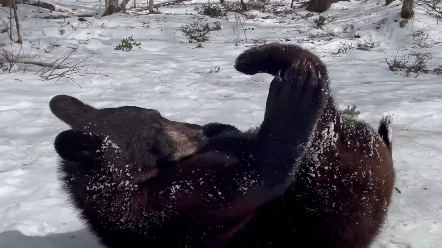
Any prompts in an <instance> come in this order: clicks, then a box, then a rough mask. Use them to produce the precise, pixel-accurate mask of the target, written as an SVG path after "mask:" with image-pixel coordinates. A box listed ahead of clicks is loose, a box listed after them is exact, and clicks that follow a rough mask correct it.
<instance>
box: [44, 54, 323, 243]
mask: <svg viewBox="0 0 442 248" xmlns="http://www.w3.org/2000/svg"><path fill="white" fill-rule="evenodd" d="M327 92H328V85H327V81H324V80H322V79H321V75H319V74H318V73H317V72H316V71H315V69H314V66H313V65H311V64H310V63H305V61H304V62H300V63H297V64H296V65H293V67H292V68H289V69H288V70H287V71H286V72H285V73H284V74H281V77H276V78H275V79H274V80H273V81H272V83H271V85H270V90H269V96H268V98H267V103H266V110H265V118H264V121H263V123H262V125H261V128H260V131H258V132H257V133H256V137H255V138H254V139H251V138H249V137H248V136H247V135H232V136H223V135H221V136H220V137H213V138H211V139H208V140H207V139H206V138H205V137H204V136H202V135H201V132H199V129H192V125H186V124H182V123H176V122H171V121H169V120H167V119H165V118H163V117H162V116H161V115H160V114H159V113H158V111H155V110H149V109H143V108H139V107H133V106H125V107H119V108H105V109H96V108H93V107H91V106H89V105H86V104H84V103H83V102H81V101H79V100H78V99H75V98H73V97H70V96H64V95H61V96H56V97H54V98H53V99H52V100H51V102H50V108H51V111H52V112H53V113H54V115H56V116H57V117H58V118H59V119H60V120H62V121H64V122H65V123H67V124H68V125H69V126H70V127H71V129H70V130H67V131H64V132H61V133H60V134H58V136H57V137H56V139H55V142H54V146H55V150H56V152H57V153H58V155H59V156H60V158H61V161H60V163H59V167H58V169H59V174H60V179H61V180H62V181H63V183H64V189H65V191H66V192H67V193H68V194H69V196H70V198H71V200H72V203H73V205H74V206H75V207H76V208H77V209H78V210H79V212H80V217H81V219H83V220H84V222H85V223H86V224H87V226H88V227H89V228H90V229H91V230H92V231H93V232H94V233H95V234H96V235H97V236H98V237H99V239H100V240H101V242H102V243H103V244H104V245H106V246H108V247H111V248H123V247H130V248H137V247H140V248H141V247H143V248H144V247H150V248H155V247H161V248H163V247H168V248H173V247H177V248H178V247H180V248H182V247H192V248H194V247H208V248H216V247H225V246H226V245H227V243H228V241H229V239H230V238H231V236H232V235H233V234H234V233H235V232H236V231H237V230H238V229H240V228H241V227H243V226H244V225H245V224H246V223H247V222H248V221H249V220H250V219H251V218H253V216H254V214H255V212H256V211H257V210H258V209H259V208H260V207H261V206H263V205H265V204H266V203H268V202H270V201H273V200H275V199H278V198H279V197H281V196H282V195H283V194H284V192H285V191H286V190H287V188H288V187H289V186H290V185H291V184H292V182H293V179H294V176H295V171H296V169H297V166H298V164H299V159H300V158H301V157H302V156H303V154H304V152H305V149H306V147H307V146H308V143H309V142H310V137H311V133H312V131H313V129H314V126H315V125H316V122H317V119H318V117H319V116H320V114H321V111H322V108H323V103H324V100H325V98H326V94H327ZM209 129H210V128H208V129H206V131H208V130H209ZM214 135H215V136H216V134H214ZM190 154H193V155H192V156H188V155H190ZM164 161H168V162H169V165H168V166H164Z"/></svg>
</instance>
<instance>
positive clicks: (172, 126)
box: [49, 95, 207, 176]
mask: <svg viewBox="0 0 442 248" xmlns="http://www.w3.org/2000/svg"><path fill="white" fill-rule="evenodd" d="M49 106H50V109H51V111H52V113H53V114H54V115H55V116H56V117H58V118H59V119H60V120H62V121H63V122H65V123H66V124H68V125H69V126H70V127H71V129H70V130H66V131H63V132H61V133H60V134H58V135H57V137H56V138H55V142H54V146H55V150H56V152H57V153H58V155H59V156H60V157H61V158H62V159H63V160H65V161H67V162H71V163H78V164H94V163H88V162H87V161H94V160H95V161H96V160H100V164H115V166H118V167H122V166H123V165H127V166H135V167H137V171H139V172H141V171H146V170H150V171H151V172H152V174H156V172H157V169H158V167H157V166H158V164H159V161H169V162H170V161H178V160H180V159H183V158H185V157H187V156H190V155H192V154H194V153H195V152H196V151H197V150H199V149H200V148H202V147H203V146H204V145H205V144H206V142H207V138H206V136H205V135H204V132H203V130H202V128H200V127H199V126H198V125H192V124H186V123H180V122H175V121H171V120H168V119H166V118H164V117H162V116H161V114H160V113H159V112H158V111H157V110H153V109H145V108H140V107H135V106H123V107H117V108H103V109H96V108H94V107H92V106H89V105H87V104H85V103H83V102H81V101H80V100H78V99H76V98H74V97H71V96H67V95H57V96H55V97H53V98H52V99H51V101H50V103H49ZM119 169H122V168H119ZM150 176H154V175H150Z"/></svg>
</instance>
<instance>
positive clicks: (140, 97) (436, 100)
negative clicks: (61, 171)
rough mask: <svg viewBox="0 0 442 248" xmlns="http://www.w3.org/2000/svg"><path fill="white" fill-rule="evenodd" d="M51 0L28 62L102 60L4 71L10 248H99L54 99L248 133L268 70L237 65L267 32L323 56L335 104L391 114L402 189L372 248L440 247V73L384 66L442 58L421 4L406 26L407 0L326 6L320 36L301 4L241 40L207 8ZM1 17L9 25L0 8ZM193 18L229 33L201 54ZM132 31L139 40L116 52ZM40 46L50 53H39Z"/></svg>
mask: <svg viewBox="0 0 442 248" xmlns="http://www.w3.org/2000/svg"><path fill="white" fill-rule="evenodd" d="M51 1H52V2H53V3H55V4H58V5H59V6H61V8H60V9H61V10H63V11H64V12H63V13H61V12H50V11H48V10H45V9H39V8H37V7H33V6H29V5H19V6H18V12H19V16H20V22H21V30H22V35H23V39H24V43H23V50H22V52H21V53H20V54H21V55H20V60H22V61H31V60H33V61H34V62H35V61H38V62H40V61H43V62H46V63H51V62H53V61H55V60H56V59H57V58H60V57H61V56H62V55H63V54H64V53H65V52H66V51H67V50H68V49H69V48H78V52H77V53H76V54H75V55H73V56H72V58H71V60H81V59H83V58H86V57H88V56H90V55H94V56H93V57H91V58H90V59H88V60H86V62H84V64H85V65H86V66H85V67H84V68H83V69H89V70H90V71H88V72H87V73H86V74H84V75H83V76H79V75H78V74H77V75H73V76H72V77H73V78H74V79H75V81H76V83H75V82H72V81H66V80H65V79H61V80H59V81H58V82H56V79H52V80H43V79H42V78H41V77H40V75H39V73H38V71H39V70H40V69H41V67H38V66H35V65H30V66H28V67H27V70H26V72H25V73H24V72H23V71H24V66H23V65H20V64H19V65H18V66H15V67H14V68H13V73H3V74H0V248H31V247H33V248H77V247H82V248H98V247H100V246H99V245H98V243H97V242H96V241H95V239H94V238H93V237H92V236H91V235H90V234H89V233H88V231H86V230H85V229H84V226H83V225H82V223H81V222H80V221H79V219H78V218H77V217H76V214H75V211H74V210H73V208H71V207H70V206H69V205H68V203H67V201H66V196H65V195H64V194H62V193H61V190H60V187H59V182H58V181H57V178H56V171H55V166H56V154H55V152H54V150H53V145H52V142H53V139H54V137H55V136H56V135H57V134H58V133H59V132H60V131H62V130H65V129H66V128H67V127H66V126H65V125H64V124H63V123H62V122H61V121H59V120H57V119H56V118H55V117H54V116H53V115H52V114H51V112H50V111H49V108H48V102H49V100H50V99H51V97H52V96H54V95H57V94H68V95H72V96H75V97H78V98H80V99H81V100H83V101H85V102H87V103H90V104H92V105H94V106H96V107H112V106H121V105H136V106H140V107H145V108H156V109H158V110H159V111H160V112H161V113H162V114H163V115H164V116H166V117H168V118H169V119H173V120H177V121H185V122H191V123H198V124H203V123H207V122H212V121H221V122H224V123H229V124H233V125H236V126H238V127H240V128H242V129H245V128H247V127H250V126H253V125H257V124H258V123H259V122H260V121H261V120H262V118H263V108H264V105H265V99H266V97H267V92H268V86H269V82H270V79H271V77H270V76H268V75H264V74H258V75H254V76H246V75H242V74H240V73H238V72H236V71H235V70H234V68H233V62H234V59H235V58H236V56H237V55H238V54H240V53H241V52H242V51H243V50H245V49H246V48H247V46H251V45H253V44H259V43H260V42H261V43H262V42H263V41H264V40H265V41H266V42H273V41H280V42H287V43H297V44H300V45H302V46H303V47H305V48H307V49H310V50H311V51H313V52H315V53H316V54H318V55H319V56H320V57H321V58H322V59H323V60H324V61H325V62H326V64H327V65H328V68H329V71H330V77H331V78H332V87H333V90H334V91H335V95H336V97H337V99H338V102H339V104H340V105H341V107H342V108H345V107H347V105H353V104H355V105H357V106H358V109H359V110H360V111H361V114H360V115H359V118H360V119H364V120H366V121H368V122H370V123H372V124H373V125H377V121H378V120H379V118H380V117H381V116H382V115H383V114H387V113H390V114H392V115H393V117H394V160H395V167H396V171H397V181H396V186H397V188H398V189H399V190H400V191H401V193H399V192H397V191H395V193H394V196H393V203H392V205H391V208H390V210H389V217H388V220H387V222H386V224H385V226H384V229H383V230H382V233H381V235H380V236H379V239H378V240H377V241H376V242H375V244H374V245H373V247H378V248H381V247H382V248H441V247H442V130H441V128H442V102H441V100H442V78H441V77H440V76H437V75H434V74H419V76H418V77H417V78H416V77H415V74H411V75H410V76H409V77H405V76H403V75H402V73H397V74H395V73H393V72H392V71H390V70H389V69H388V65H387V63H386V61H385V58H387V59H388V60H391V59H392V58H393V57H394V56H395V55H396V53H398V54H399V55H398V57H401V56H402V55H404V54H405V55H407V54H408V53H409V52H410V51H417V52H421V53H431V54H432V59H431V60H429V61H428V63H427V65H428V68H429V69H433V68H436V67H438V66H439V65H440V64H442V59H441V58H442V47H441V45H442V44H439V43H441V42H442V34H441V31H440V30H441V27H442V24H438V22H437V20H436V19H435V18H434V17H431V16H429V15H428V14H427V13H426V11H425V10H424V9H421V8H420V7H419V8H417V9H416V15H415V18H414V19H412V20H410V21H409V22H408V23H407V24H406V25H405V27H403V28H401V27H400V24H399V23H400V21H401V20H400V17H399V13H400V9H401V2H399V1H395V2H393V3H392V4H391V5H389V6H384V1H377V0H367V1H351V2H339V3H336V4H333V6H332V8H331V9H330V10H329V11H327V12H326V13H324V14H325V16H326V18H327V20H328V21H327V22H326V25H325V26H323V27H322V30H321V29H317V28H314V26H315V24H314V19H317V18H318V14H314V15H313V16H312V17H308V18H303V17H302V16H305V15H306V14H307V13H308V12H307V11H305V10H304V9H303V8H299V7H296V8H295V9H294V11H293V13H288V14H287V15H286V16H281V15H279V16H275V15H274V14H272V13H268V12H266V13H262V12H261V13H258V11H251V12H250V13H254V14H258V15H257V17H256V18H255V19H247V20H245V24H244V27H243V28H244V29H245V30H246V31H245V33H244V31H243V30H242V29H239V30H240V32H239V33H237V34H236V35H235V32H234V29H233V28H234V27H235V28H237V27H240V28H241V25H238V24H237V23H236V22H235V18H234V15H233V14H231V13H230V14H229V15H228V18H225V17H224V18H219V19H215V18H209V17H205V16H201V15H198V16H195V15H193V14H194V13H195V10H194V7H195V5H197V4H198V3H197V2H186V4H181V5H173V6H168V7H160V8H159V11H160V12H162V13H161V14H152V15H146V14H145V13H143V12H135V11H132V14H131V15H125V14H117V15H113V16H108V17H104V18H99V17H98V15H97V17H86V18H84V19H86V21H80V20H79V18H78V17H68V18H60V19H53V18H52V19H51V18H47V17H48V16H57V15H60V14H64V15H67V14H69V13H73V12H75V13H76V14H79V13H90V12H99V13H102V12H103V10H102V9H101V10H100V7H99V2H98V1H93V0H82V1H80V0H63V1H56V0H51ZM201 1H202V2H206V1H204V0H201ZM103 2H104V1H103ZM138 2H139V3H140V1H138ZM157 3H159V2H157ZM272 3H273V4H276V3H275V2H272ZM142 4H145V2H142ZM283 4H285V5H286V6H288V5H289V4H290V2H289V1H286V2H284V3H283ZM295 5H299V4H295ZM280 8H285V7H280ZM135 13H137V14H135ZM0 16H1V17H2V18H3V19H5V20H7V19H6V18H7V14H6V12H4V11H3V10H0ZM334 16H336V18H335V19H333V17H334ZM44 17H46V18H44ZM198 18H202V19H198ZM194 21H200V22H201V23H209V24H210V25H212V24H213V23H214V22H216V21H219V22H220V24H221V27H222V28H221V30H218V31H212V32H210V34H209V41H206V42H203V43H202V46H203V48H195V47H196V45H197V43H189V42H188V41H187V38H186V37H185V36H184V35H183V33H182V32H181V31H180V30H179V27H180V26H181V25H186V24H191V23H193V22H194ZM1 25H2V24H1V23H0V29H1ZM419 32H422V34H423V35H420V37H425V36H424V35H426V34H428V35H429V36H428V37H427V39H426V40H425V39H421V41H419V35H415V36H414V39H413V36H412V34H416V33H419ZM244 34H245V35H244ZM131 35H132V36H133V38H134V40H135V41H136V42H140V43H141V45H140V47H134V48H133V49H132V51H129V52H125V51H119V50H114V47H116V46H117V44H118V43H120V41H121V40H122V39H124V38H127V37H129V36H131ZM7 40H8V38H7V34H6V33H3V34H0V42H1V41H7ZM235 40H239V44H238V46H235ZM365 42H367V43H373V44H374V48H373V49H371V50H370V51H362V50H357V49H349V50H348V51H347V52H346V53H342V52H341V53H339V54H336V52H337V51H338V50H339V49H340V48H341V50H342V48H345V47H346V46H348V44H353V47H357V44H358V43H365ZM416 43H419V44H420V45H421V46H423V48H420V47H417V48H416V47H415V46H416V45H415V44H416ZM423 43H427V44H429V46H425V45H424V44H423ZM345 44H347V45H345ZM7 47H9V46H7ZM37 48H38V49H39V50H41V52H40V53H39V54H38V56H36V57H35V56H33V55H32V54H33V53H34V52H35V51H36V49H37ZM16 49H17V50H16V51H18V47H16ZM31 49H32V51H31ZM34 57H35V58H34ZM55 73H56V72H55ZM46 75H47V74H46Z"/></svg>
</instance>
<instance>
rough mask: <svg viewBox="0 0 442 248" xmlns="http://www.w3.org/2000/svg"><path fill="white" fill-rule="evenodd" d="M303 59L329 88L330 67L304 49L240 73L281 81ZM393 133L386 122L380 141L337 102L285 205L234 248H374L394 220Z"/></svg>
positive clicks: (261, 52)
mask: <svg viewBox="0 0 442 248" xmlns="http://www.w3.org/2000/svg"><path fill="white" fill-rule="evenodd" d="M300 59H306V60H307V61H308V62H310V63H311V64H313V65H314V67H315V70H316V71H317V72H319V74H320V75H321V76H322V80H324V81H328V80H329V79H328V72H327V69H326V66H325V65H324V64H323V63H322V61H321V60H320V59H319V58H318V57H317V56H316V55H314V54H313V53H311V52H309V51H307V50H305V49H302V48H300V47H298V46H296V45H287V44H278V43H271V44H266V45H262V46H258V47H254V48H251V49H248V50H246V51H245V52H243V53H242V54H241V55H239V56H238V58H237V60H236V63H235V68H236V69H237V70H238V71H240V72H243V73H245V74H250V75H252V74H255V73H260V72H262V73H269V74H272V75H274V76H276V78H277V77H278V74H279V73H284V72H285V71H287V70H289V68H292V66H293V64H294V63H297V61H299V60H300ZM208 126H211V127H212V128H211V130H210V132H209V133H216V134H217V136H223V135H225V136H229V135H232V133H240V131H239V130H237V129H236V130H234V129H233V128H232V126H230V125H229V127H228V130H229V131H228V132H225V130H226V129H225V127H223V124H221V123H213V124H208ZM256 130H259V128H258V129H256ZM254 133H255V135H256V134H257V133H258V132H257V131H255V132H254ZM391 133H392V132H391V118H389V117H384V118H382V119H381V121H380V125H379V128H378V130H377V133H376V131H375V130H374V129H373V128H371V127H370V126H369V125H368V124H366V123H364V122H362V121H357V120H351V119H346V118H345V117H344V116H343V115H342V114H341V113H340V112H339V111H338V108H337V107H336V104H335V101H334V99H333V96H332V95H331V94H329V95H328V97H327V99H326V102H325V107H324V109H323V111H322V114H321V116H320V118H319V121H318V123H317V126H316V129H315V131H314V134H313V140H312V142H311V144H310V145H309V148H308V150H307V152H306V153H305V154H304V156H303V158H302V160H301V164H300V167H299V170H298V172H297V173H296V176H295V179H294V181H293V183H292V184H291V185H290V187H289V188H288V190H287V191H286V192H285V193H284V195H283V196H282V197H279V198H275V200H273V201H271V202H268V203H267V204H265V205H263V206H262V207H260V208H259V210H258V211H257V212H256V213H255V214H254V216H253V218H251V220H250V221H249V222H248V223H247V224H245V225H244V226H243V228H241V229H240V230H238V231H237V232H236V233H235V235H234V236H232V238H231V239H230V240H229V244H228V247H232V248H233V247H248V246H250V247H284V246H287V244H290V246H293V247H315V248H316V247H318V248H367V247H369V246H370V245H371V243H372V242H373V240H374V239H375V238H376V236H377V234H378V232H379V231H380V229H381V227H382V224H383V222H384V220H385V218H386V216H387V209H388V207H389V205H390V202H391V196H392V192H393V187H394V180H395V173H394V168H393V159H392V138H391ZM251 137H253V133H252V134H251ZM209 138H210V136H209Z"/></svg>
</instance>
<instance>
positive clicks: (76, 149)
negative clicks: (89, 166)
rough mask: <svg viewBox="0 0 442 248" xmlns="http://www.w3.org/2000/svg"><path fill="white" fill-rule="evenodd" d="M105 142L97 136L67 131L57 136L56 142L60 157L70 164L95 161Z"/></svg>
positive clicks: (55, 145)
mask: <svg viewBox="0 0 442 248" xmlns="http://www.w3.org/2000/svg"><path fill="white" fill-rule="evenodd" d="M102 144H103V140H102V139H100V138H99V137H97V136H95V135H89V134H85V133H83V132H78V131H73V130H66V131H63V132H61V133H59V134H58V135H57V137H56V138H55V141H54V147H55V151H56V152H57V153H58V155H59V156H60V157H61V158H62V159H64V160H67V161H70V162H81V161H84V160H90V159H95V158H97V157H98V156H99V154H100V148H101V145H102Z"/></svg>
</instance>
